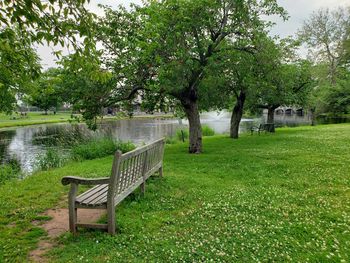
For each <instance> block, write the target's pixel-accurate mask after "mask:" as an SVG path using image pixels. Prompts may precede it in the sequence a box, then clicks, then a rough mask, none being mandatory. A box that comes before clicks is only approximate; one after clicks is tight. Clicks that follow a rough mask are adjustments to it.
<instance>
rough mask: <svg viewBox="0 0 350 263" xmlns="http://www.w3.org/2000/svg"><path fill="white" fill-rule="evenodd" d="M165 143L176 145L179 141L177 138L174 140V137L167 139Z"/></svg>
mask: <svg viewBox="0 0 350 263" xmlns="http://www.w3.org/2000/svg"><path fill="white" fill-rule="evenodd" d="M165 143H166V144H176V143H177V140H176V139H175V138H172V137H166V139H165Z"/></svg>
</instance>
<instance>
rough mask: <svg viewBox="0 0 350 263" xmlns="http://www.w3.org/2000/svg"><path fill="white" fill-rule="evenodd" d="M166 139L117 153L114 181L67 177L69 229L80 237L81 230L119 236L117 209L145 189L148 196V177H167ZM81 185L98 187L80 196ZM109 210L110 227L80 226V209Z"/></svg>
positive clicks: (82, 224)
mask: <svg viewBox="0 0 350 263" xmlns="http://www.w3.org/2000/svg"><path fill="white" fill-rule="evenodd" d="M164 144H165V139H164V138H163V139H160V140H157V141H155V142H153V143H151V144H149V145H146V146H143V147H140V148H137V149H135V150H133V151H131V152H128V153H125V154H122V153H121V152H120V151H117V152H116V153H115V156H114V160H113V165H112V172H111V176H110V177H104V178H91V179H90V178H89V179H88V178H80V177H74V176H66V177H63V178H62V184H63V185H68V184H70V191H69V195H68V206H69V228H70V231H71V232H72V233H73V234H76V232H77V227H87V228H98V229H105V230H107V231H108V233H110V234H112V235H114V234H115V228H116V226H115V206H116V205H118V204H119V203H120V202H121V201H122V200H123V199H124V198H126V197H127V196H128V195H129V194H131V193H132V192H133V191H134V190H135V189H136V188H137V187H139V186H141V191H142V193H144V192H145V183H146V180H147V178H148V177H150V176H151V175H152V174H154V173H155V172H159V175H160V176H161V177H162V176H163V155H164ZM79 185H95V186H94V187H93V188H91V189H89V190H87V191H86V192H84V193H82V194H80V195H78V196H77V192H78V186H79ZM78 208H91V209H106V210H107V222H108V223H107V224H87V223H78V222H77V209H78Z"/></svg>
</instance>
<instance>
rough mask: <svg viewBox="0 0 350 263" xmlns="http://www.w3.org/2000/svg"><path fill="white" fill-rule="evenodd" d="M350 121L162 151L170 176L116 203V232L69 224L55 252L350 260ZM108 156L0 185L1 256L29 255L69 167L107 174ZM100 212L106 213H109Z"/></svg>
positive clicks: (57, 256) (161, 258) (68, 256)
mask: <svg viewBox="0 0 350 263" xmlns="http://www.w3.org/2000/svg"><path fill="white" fill-rule="evenodd" d="M349 149H350V125H349V124H342V125H326V126H317V127H299V128H291V129H287V128H283V129H277V133H276V134H273V135H270V134H262V135H261V136H258V135H253V136H250V135H243V136H242V138H240V139H239V140H231V139H229V138H227V137H225V136H214V137H207V138H205V139H204V150H205V152H204V153H203V154H201V155H188V154H187V153H186V150H187V145H186V144H183V143H179V144H175V145H170V146H168V147H167V148H166V152H165V167H164V175H165V177H164V179H158V178H157V177H154V178H151V179H150V180H149V182H148V184H147V189H146V195H145V196H144V197H141V196H140V195H139V193H138V192H136V193H135V194H134V195H132V196H129V197H128V198H127V199H126V200H125V201H123V202H122V204H121V205H120V206H119V207H118V208H117V223H118V231H119V233H118V234H117V235H116V236H109V235H108V234H106V233H103V232H99V231H92V230H81V231H80V232H79V233H80V234H79V236H78V237H76V238H74V237H72V235H71V234H69V233H67V234H65V235H63V236H62V237H60V239H59V241H58V242H59V246H57V247H56V248H54V249H53V250H52V251H51V252H50V253H49V255H48V256H49V261H50V262H80V261H82V262H175V261H186V262H202V261H210V260H212V261H215V262H234V261H235V262H255V261H269V262H271V261H279V262H283V261H293V262H295V261H298V262H308V261H309V262H329V261H333V262H349V261H350V249H349V248H350V202H349V198H350V172H349V171H350V162H349V160H350V150H349ZM111 161H112V158H111V157H107V158H102V159H97V160H92V161H84V162H80V163H71V164H68V165H67V166H65V167H63V168H60V169H55V170H51V171H48V172H40V173H37V174H35V175H34V176H32V177H30V178H27V179H26V180H23V181H21V182H20V181H17V182H8V183H7V184H5V185H3V186H0V262H3V261H5V262H6V261H20V262H23V261H25V260H26V256H27V253H28V251H29V250H30V249H33V248H35V246H36V243H37V241H38V239H39V238H40V237H42V236H44V235H45V233H44V231H43V230H41V229H40V228H39V227H34V226H33V225H32V224H31V222H32V221H33V220H47V219H48V218H45V217H38V214H39V213H40V212H42V211H44V210H45V209H48V208H52V207H54V206H55V205H56V204H57V203H59V202H60V200H62V197H63V198H64V199H65V198H67V196H66V194H67V191H68V188H67V187H63V186H61V185H60V178H61V177H62V176H64V175H77V176H90V177H97V176H105V175H107V174H108V173H109V171H110V169H111ZM102 220H103V219H102Z"/></svg>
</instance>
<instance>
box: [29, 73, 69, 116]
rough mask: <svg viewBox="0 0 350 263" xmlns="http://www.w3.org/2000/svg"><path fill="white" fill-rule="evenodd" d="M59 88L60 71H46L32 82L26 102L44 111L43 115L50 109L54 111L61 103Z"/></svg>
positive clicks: (60, 84)
mask: <svg viewBox="0 0 350 263" xmlns="http://www.w3.org/2000/svg"><path fill="white" fill-rule="evenodd" d="M61 86H62V81H61V79H60V70H59V69H55V68H51V69H48V70H47V71H46V72H44V73H43V74H41V75H40V77H39V78H38V79H37V80H36V81H35V82H34V84H33V88H32V89H31V91H30V92H29V97H28V98H27V101H28V103H29V104H31V105H33V106H36V107H38V108H40V109H42V110H44V111H45V114H47V111H48V110H50V109H52V108H53V109H54V110H55V111H56V110H57V108H58V106H59V104H60V103H62V99H61V94H62V90H61V89H62V88H61Z"/></svg>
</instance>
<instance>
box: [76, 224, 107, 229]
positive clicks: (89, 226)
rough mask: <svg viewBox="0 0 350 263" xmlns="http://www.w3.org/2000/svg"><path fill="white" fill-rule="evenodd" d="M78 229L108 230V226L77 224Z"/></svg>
mask: <svg viewBox="0 0 350 263" xmlns="http://www.w3.org/2000/svg"><path fill="white" fill-rule="evenodd" d="M76 226H77V227H85V228H97V229H107V228H108V225H107V224H93V223H91V224H88V223H77V224H76Z"/></svg>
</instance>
